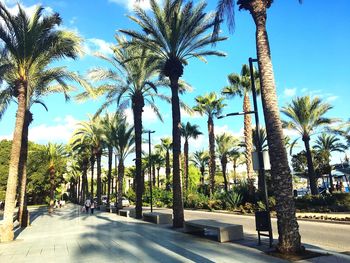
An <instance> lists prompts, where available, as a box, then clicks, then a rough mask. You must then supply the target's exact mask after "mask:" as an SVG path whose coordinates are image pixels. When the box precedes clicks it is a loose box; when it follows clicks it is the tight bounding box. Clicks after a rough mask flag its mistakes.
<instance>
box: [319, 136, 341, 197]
mask: <svg viewBox="0 0 350 263" xmlns="http://www.w3.org/2000/svg"><path fill="white" fill-rule="evenodd" d="M314 148H315V149H316V150H317V151H318V152H319V153H320V154H321V156H322V157H323V158H324V160H325V161H326V167H327V170H328V173H329V184H330V191H331V192H333V191H334V185H333V178H332V166H331V165H330V161H331V160H330V159H331V154H332V152H344V151H345V150H346V148H347V147H346V145H345V144H343V143H341V142H340V139H339V138H337V137H336V136H335V135H328V134H326V133H322V134H321V136H318V137H317V139H316V142H315V146H314Z"/></svg>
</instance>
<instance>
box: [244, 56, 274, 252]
mask: <svg viewBox="0 0 350 263" xmlns="http://www.w3.org/2000/svg"><path fill="white" fill-rule="evenodd" d="M253 62H258V60H257V59H252V58H249V69H250V80H251V85H252V93H253V104H254V115H255V126H256V133H255V134H256V135H255V140H256V148H257V149H256V150H257V152H258V159H259V174H260V175H261V177H262V181H263V186H264V201H265V207H266V212H267V214H268V223H269V237H270V247H271V246H272V241H273V236H272V228H271V216H270V207H269V198H268V193H267V186H266V174H265V167H264V157H263V152H262V145H261V141H260V127H259V114H258V104H257V101H256V97H257V96H256V87H255V80H254V68H253Z"/></svg>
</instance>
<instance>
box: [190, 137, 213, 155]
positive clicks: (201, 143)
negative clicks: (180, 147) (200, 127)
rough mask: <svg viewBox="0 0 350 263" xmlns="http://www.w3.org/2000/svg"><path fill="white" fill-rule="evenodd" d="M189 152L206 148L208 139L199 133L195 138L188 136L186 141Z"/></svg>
mask: <svg viewBox="0 0 350 263" xmlns="http://www.w3.org/2000/svg"><path fill="white" fill-rule="evenodd" d="M188 144H189V146H190V148H191V149H190V152H193V151H197V150H202V149H206V148H208V140H207V137H206V136H204V135H199V136H198V137H197V139H193V138H190V139H189V141H188Z"/></svg>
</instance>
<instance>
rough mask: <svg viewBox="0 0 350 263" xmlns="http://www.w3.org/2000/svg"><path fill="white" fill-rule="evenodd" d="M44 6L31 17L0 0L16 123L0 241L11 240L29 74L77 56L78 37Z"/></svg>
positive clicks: (1, 37) (20, 9) (0, 15)
mask: <svg viewBox="0 0 350 263" xmlns="http://www.w3.org/2000/svg"><path fill="white" fill-rule="evenodd" d="M43 10H44V9H43V8H42V7H41V6H39V7H37V9H36V10H35V11H34V13H33V15H32V16H31V17H28V15H27V14H26V12H25V11H24V10H23V8H22V7H21V6H20V5H18V11H19V12H18V13H17V14H15V15H14V14H12V13H11V12H10V11H9V10H8V9H7V8H6V6H5V4H4V3H0V19H1V21H2V23H1V24H0V32H1V33H0V39H1V41H2V42H3V44H4V48H5V49H6V50H7V51H8V53H9V56H10V57H11V61H13V66H14V68H15V69H16V72H17V73H16V76H17V81H16V86H15V88H14V94H15V96H16V97H17V104H18V109H17V114H16V124H15V131H14V137H13V143H12V150H11V159H10V168H9V176H8V181H7V188H6V199H5V211H4V223H3V226H2V234H1V241H10V240H13V238H14V234H13V210H14V207H15V206H14V205H15V195H16V188H17V181H18V180H17V179H18V167H19V162H20V151H21V146H22V134H23V127H24V121H25V112H26V109H27V93H28V82H29V80H30V73H31V71H32V68H33V67H36V66H37V65H40V64H42V63H43V64H45V65H48V64H50V62H53V61H55V60H58V59H61V58H64V57H70V58H76V57H77V54H78V52H79V44H80V38H79V37H78V36H77V35H76V34H75V33H72V32H69V31H65V30H59V29H57V26H59V25H60V24H61V22H62V19H61V17H60V16H59V14H57V13H54V14H52V15H47V16H45V17H44V16H43Z"/></svg>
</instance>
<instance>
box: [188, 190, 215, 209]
mask: <svg viewBox="0 0 350 263" xmlns="http://www.w3.org/2000/svg"><path fill="white" fill-rule="evenodd" d="M184 207H185V208H198V209H209V198H208V196H205V195H204V194H202V193H195V192H193V193H187V194H186V196H185V200H184Z"/></svg>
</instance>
